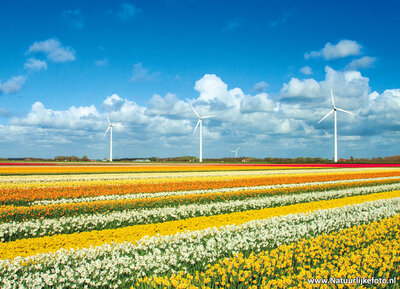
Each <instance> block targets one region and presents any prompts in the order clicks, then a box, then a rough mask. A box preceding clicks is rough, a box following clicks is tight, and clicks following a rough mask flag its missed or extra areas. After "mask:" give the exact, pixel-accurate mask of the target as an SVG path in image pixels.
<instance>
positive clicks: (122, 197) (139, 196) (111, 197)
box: [31, 176, 400, 206]
mask: <svg viewBox="0 0 400 289" xmlns="http://www.w3.org/2000/svg"><path fill="white" fill-rule="evenodd" d="M396 180H400V176H394V177H381V178H363V179H350V180H337V181H325V182H307V183H294V184H277V185H270V186H250V187H233V188H221V189H207V190H188V191H174V192H169V191H167V192H159V193H152V194H149V193H135V194H123V195H118V194H117V195H102V196H96V197H89V198H65V199H53V200H39V201H34V202H32V203H31V205H32V206H35V205H53V204H68V203H87V202H96V201H109V200H133V199H145V198H159V197H168V196H182V195H191V194H208V193H222V192H239V191H248V190H271V189H277V188H293V187H302V186H304V187H305V186H320V185H328V184H339V183H343V184H346V183H356V182H365V183H363V184H357V185H359V186H362V185H364V184H365V185H371V183H368V182H372V181H384V182H382V183H390V182H391V181H396Z"/></svg>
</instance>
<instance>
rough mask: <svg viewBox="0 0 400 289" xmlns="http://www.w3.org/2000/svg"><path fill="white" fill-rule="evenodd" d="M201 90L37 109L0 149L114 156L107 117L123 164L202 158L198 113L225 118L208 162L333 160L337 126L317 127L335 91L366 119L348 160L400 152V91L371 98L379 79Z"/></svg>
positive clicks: (215, 127) (219, 85) (349, 127)
mask: <svg viewBox="0 0 400 289" xmlns="http://www.w3.org/2000/svg"><path fill="white" fill-rule="evenodd" d="M194 88H195V90H196V91H197V92H198V93H199V94H198V96H196V97H195V98H193V99H189V100H183V99H181V98H179V96H178V95H175V94H173V93H167V94H166V95H163V96H161V95H158V94H154V95H153V97H152V98H151V99H150V101H149V102H148V103H147V104H146V105H139V104H137V103H136V102H134V101H133V100H129V99H127V98H124V97H122V96H120V95H117V94H113V95H110V96H107V97H105V98H104V101H103V102H102V105H101V106H100V107H96V106H94V105H88V106H81V107H70V108H68V109H66V110H54V109H51V108H47V107H45V105H44V104H43V103H41V102H36V103H35V104H33V106H32V108H31V111H30V112H29V113H28V114H27V115H25V116H23V117H13V118H11V120H9V122H8V124H6V125H4V126H2V129H1V130H0V148H3V147H4V148H5V147H10V146H11V145H12V146H13V148H15V149H13V152H15V153H16V152H21V153H22V154H25V153H26V152H38V154H39V153H41V154H44V153H45V152H46V153H47V154H53V155H50V156H54V155H59V154H62V152H63V151H66V152H67V153H65V154H76V155H85V154H87V155H89V156H92V157H106V156H107V155H108V140H107V138H104V137H103V135H104V131H105V129H106V128H107V122H106V118H105V112H107V113H108V115H109V117H110V120H111V121H112V122H113V123H114V124H115V125H116V129H115V134H114V135H113V137H114V144H115V146H114V149H115V151H114V153H115V154H114V155H116V156H118V155H119V156H127V157H139V156H147V157H149V156H172V155H197V153H198V134H196V135H193V134H192V132H193V129H194V127H195V125H196V122H197V117H196V116H195V115H194V113H193V111H192V110H191V108H190V105H193V106H194V107H195V108H196V110H197V111H198V112H199V113H200V114H204V115H214V116H215V117H213V118H210V119H205V120H204V123H203V125H204V126H203V137H204V138H203V141H204V143H203V151H204V156H205V157H221V156H227V155H230V149H231V147H232V146H233V145H236V144H237V145H241V151H242V153H243V154H244V155H249V156H259V157H266V156H281V157H285V156H286V157H294V156H316V157H317V156H322V157H329V158H330V157H331V155H332V150H333V149H330V148H331V146H332V142H333V139H332V133H333V120H332V118H330V119H327V120H326V121H324V122H323V123H321V124H318V123H317V122H318V120H320V119H321V118H322V117H323V116H324V115H325V114H326V113H327V112H328V111H329V110H330V109H331V99H330V92H329V91H330V88H333V90H334V94H335V100H336V104H337V106H338V107H341V108H343V109H346V110H350V111H353V112H355V113H357V114H358V115H359V116H358V117H354V116H348V115H346V114H340V115H339V118H338V126H339V142H340V147H339V156H340V157H342V156H343V157H348V156H349V155H354V156H357V154H358V152H359V151H363V152H368V151H375V150H376V151H383V152H386V153H385V155H390V154H394V153H395V148H396V147H398V145H399V144H400V142H399V141H398V139H399V136H400V134H399V131H400V119H399V117H398V115H399V114H398V112H399V111H400V89H390V90H386V91H384V92H383V93H381V94H380V93H378V92H371V88H370V86H369V79H368V78H366V77H365V76H363V75H362V74H361V73H360V72H358V71H338V70H334V69H332V68H330V67H328V66H327V67H326V68H325V78H324V79H322V80H319V81H318V80H316V79H313V78H309V79H305V80H301V79H297V78H292V79H291V80H290V81H289V82H288V83H287V84H284V85H283V87H282V89H281V92H280V93H279V94H278V95H276V96H270V95H268V94H266V93H264V92H263V93H257V94H246V93H244V92H243V90H242V89H241V88H239V87H233V88H229V87H228V84H226V83H225V82H224V81H223V80H222V79H221V78H219V77H218V76H216V75H214V74H206V75H204V76H203V77H202V78H201V79H199V80H198V81H197V82H196V84H195V87H194ZM383 140H385V141H383ZM389 144H390V145H389ZM44 145H46V146H47V147H46V150H43V146H44ZM225 147H228V149H226V152H225V151H224V148H225ZM29 154H31V153H29ZM91 154H92V155H91ZM360 156H362V155H360Z"/></svg>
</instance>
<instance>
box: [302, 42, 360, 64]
mask: <svg viewBox="0 0 400 289" xmlns="http://www.w3.org/2000/svg"><path fill="white" fill-rule="evenodd" d="M360 50H361V45H360V44H358V43H357V42H356V41H353V40H347V39H346V40H340V41H339V42H338V43H337V44H335V45H333V44H331V43H330V42H328V43H326V44H325V46H324V48H322V49H321V50H319V51H311V52H309V53H305V54H304V57H305V58H306V59H308V58H315V57H323V58H324V59H326V60H330V59H336V58H343V57H347V56H354V55H358V54H360Z"/></svg>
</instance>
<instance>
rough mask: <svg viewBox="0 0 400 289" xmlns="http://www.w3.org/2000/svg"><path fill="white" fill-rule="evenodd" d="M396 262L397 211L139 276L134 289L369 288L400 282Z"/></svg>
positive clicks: (399, 243)
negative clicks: (202, 265) (199, 266)
mask: <svg viewBox="0 0 400 289" xmlns="http://www.w3.org/2000/svg"><path fill="white" fill-rule="evenodd" d="M399 265H400V215H396V216H394V217H392V218H388V219H382V220H379V221H375V222H372V223H370V224H364V225H360V226H355V227H352V228H349V229H346V230H342V231H340V232H333V233H331V234H328V235H327V234H323V235H319V236H317V237H311V238H308V239H303V240H301V241H298V242H293V243H291V244H289V245H282V246H279V247H278V248H276V249H273V250H271V251H262V252H260V253H254V252H252V253H251V254H250V255H249V256H245V255H244V254H243V253H239V254H236V255H234V256H233V257H231V258H224V259H220V260H218V261H217V262H216V263H215V264H209V265H207V269H206V270H204V271H203V272H198V271H197V272H196V273H195V274H193V275H192V274H190V273H188V274H184V273H183V271H181V272H180V273H178V274H173V275H167V276H162V277H160V276H152V277H150V278H147V277H145V278H140V279H139V280H138V282H137V283H136V284H135V288H191V287H194V288H215V287H217V286H222V287H224V288H251V286H255V287H256V288H307V287H310V288H312V285H313V284H315V285H317V286H320V285H321V283H326V284H329V285H330V286H338V284H342V285H344V284H346V285H348V284H349V283H353V285H354V286H355V285H359V286H361V285H362V284H360V283H362V282H363V281H364V282H366V283H365V284H364V286H368V285H369V286H368V287H371V288H372V287H374V288H376V286H377V285H378V283H379V282H381V284H379V285H380V286H381V287H386V286H388V287H393V288H394V286H397V285H398V284H396V283H397V282H400V279H399V273H400V266H399ZM357 278H358V279H357ZM372 278H374V280H372ZM368 279H370V281H369V283H368V282H367V281H366V280H368ZM382 279H383V280H384V281H382ZM396 279H397V280H396ZM343 280H345V281H343ZM379 280H381V281H379ZM383 282H384V283H383ZM307 283H308V284H307ZM357 283H358V284H357ZM385 283H386V285H385ZM307 285H308V286H307ZM379 285H378V286H379ZM339 288H340V287H339Z"/></svg>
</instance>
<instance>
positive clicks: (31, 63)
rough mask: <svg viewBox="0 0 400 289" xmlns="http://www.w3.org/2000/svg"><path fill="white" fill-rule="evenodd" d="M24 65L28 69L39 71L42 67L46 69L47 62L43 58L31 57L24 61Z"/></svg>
mask: <svg viewBox="0 0 400 289" xmlns="http://www.w3.org/2000/svg"><path fill="white" fill-rule="evenodd" d="M24 67H25V68H26V69H28V70H29V71H40V70H42V69H44V70H46V69H47V63H46V61H44V60H39V59H36V58H33V57H31V58H29V59H28V60H27V61H26V62H25V64H24Z"/></svg>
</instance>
